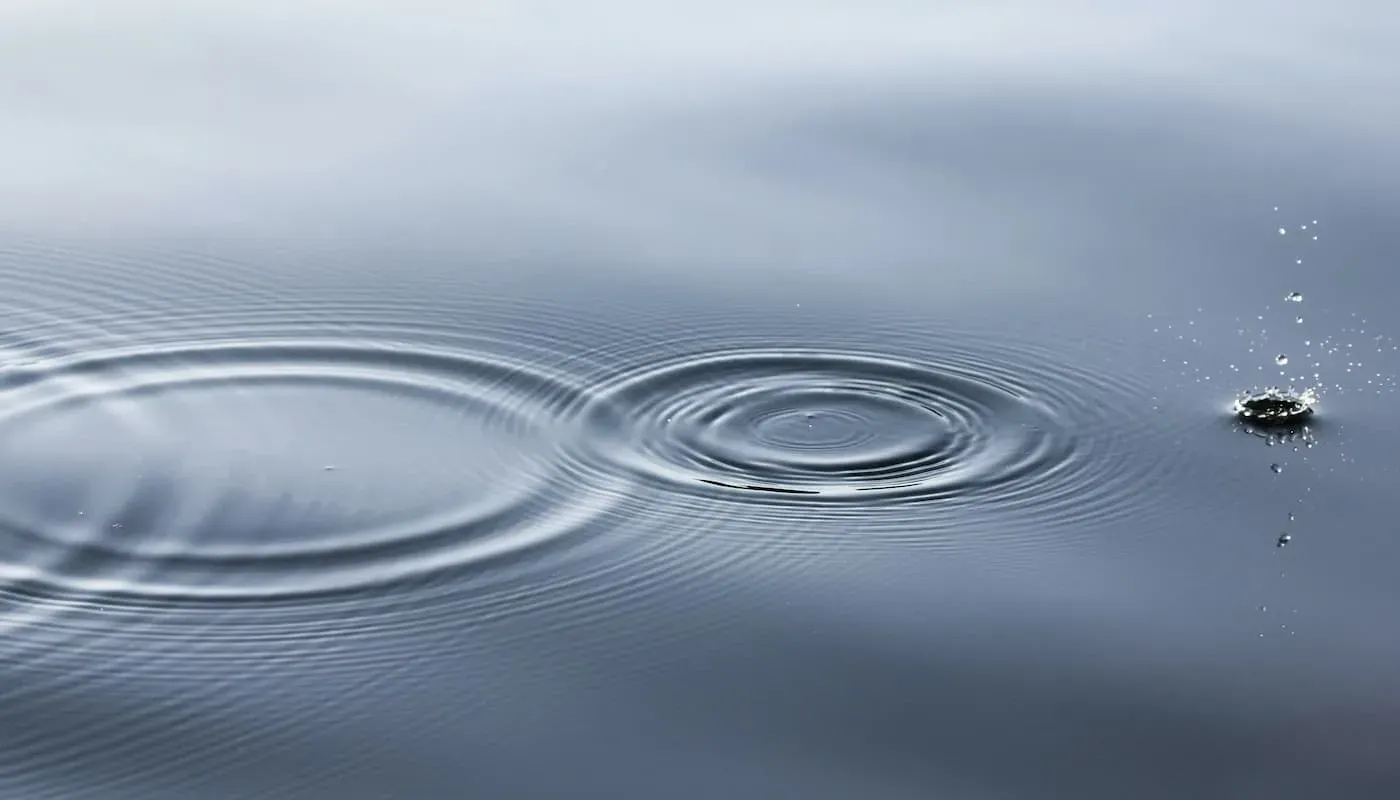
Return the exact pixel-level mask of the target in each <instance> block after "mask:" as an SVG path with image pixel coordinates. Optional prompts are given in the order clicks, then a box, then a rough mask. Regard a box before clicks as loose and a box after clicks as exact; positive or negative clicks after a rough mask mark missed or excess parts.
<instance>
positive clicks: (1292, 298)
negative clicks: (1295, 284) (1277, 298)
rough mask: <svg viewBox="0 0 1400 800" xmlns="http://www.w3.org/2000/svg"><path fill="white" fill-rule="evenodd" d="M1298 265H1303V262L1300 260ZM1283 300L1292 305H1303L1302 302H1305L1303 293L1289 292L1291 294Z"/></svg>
mask: <svg viewBox="0 0 1400 800" xmlns="http://www.w3.org/2000/svg"><path fill="white" fill-rule="evenodd" d="M1298 263H1300V264H1301V263H1302V260H1301V259H1300V260H1299V262H1298ZM1283 299H1284V300H1287V301H1288V302H1290V303H1301V302H1303V293H1302V292H1289V293H1288V296H1287V297H1285V298H1283Z"/></svg>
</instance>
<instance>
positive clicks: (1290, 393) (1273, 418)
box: [1234, 387, 1317, 425]
mask: <svg viewBox="0 0 1400 800" xmlns="http://www.w3.org/2000/svg"><path fill="white" fill-rule="evenodd" d="M1316 405H1317V394H1316V392H1314V391H1313V390H1312V389H1306V390H1303V391H1301V392H1300V391H1294V390H1292V389H1280V388H1278V387H1271V388H1268V389H1265V390H1263V391H1254V392H1244V393H1242V394H1241V395H1240V396H1239V397H1237V398H1236V399H1235V405H1234V411H1235V415H1236V416H1238V417H1239V418H1240V419H1242V420H1247V421H1249V422H1254V423H1259V424H1265V425H1277V424H1288V423H1293V422H1300V421H1302V420H1304V419H1307V418H1308V417H1309V416H1311V415H1312V413H1313V409H1314V408H1315V407H1316Z"/></svg>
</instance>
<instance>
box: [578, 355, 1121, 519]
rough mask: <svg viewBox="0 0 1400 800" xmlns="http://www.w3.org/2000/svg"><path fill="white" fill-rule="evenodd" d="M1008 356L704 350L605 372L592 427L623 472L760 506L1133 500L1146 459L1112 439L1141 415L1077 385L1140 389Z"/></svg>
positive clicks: (1004, 507) (1011, 506)
mask: <svg viewBox="0 0 1400 800" xmlns="http://www.w3.org/2000/svg"><path fill="white" fill-rule="evenodd" d="M998 355H999V353H997V351H996V350H994V349H988V350H984V351H979V352H977V353H976V354H973V355H969V354H967V353H964V352H961V351H950V352H948V353H947V354H946V357H940V355H939V354H938V353H936V352H935V353H934V354H933V355H932V356H931V357H930V358H929V359H928V360H916V359H914V358H904V357H895V356H889V355H882V354H875V353H868V352H867V353H842V352H830V351H816V350H812V351H803V350H792V349H787V350H765V349H742V350H730V351H721V352H713V351H712V352H707V353H696V354H691V355H687V356H681V357H678V358H676V359H674V360H671V361H669V362H666V363H662V364H657V365H649V366H643V367H642V368H640V369H638V370H636V371H633V372H629V373H625V374H622V375H620V376H618V377H616V378H615V379H613V380H611V381H605V382H604V385H603V386H602V388H600V389H599V391H598V395H597V396H596V397H595V398H594V401H593V403H592V405H591V407H590V409H589V410H588V419H589V425H588V427H590V428H591V429H592V430H593V431H594V434H595V436H594V442H593V443H594V445H595V446H596V448H597V453H596V457H598V458H601V459H603V460H604V461H606V462H607V463H609V464H610V465H611V466H610V468H611V469H614V470H619V471H621V472H623V473H625V474H627V475H629V476H632V477H634V478H637V479H639V480H641V481H643V482H644V483H647V484H650V485H652V486H654V487H660V488H666V489H667V490H668V491H671V492H678V493H680V494H682V495H688V496H691V497H692V498H696V499H709V500H720V501H724V500H729V501H733V502H736V503H741V504H747V505H749V506H750V507H755V506H762V505H764V504H767V505H770V506H773V505H777V506H782V507H790V506H793V505H801V504H815V505H817V506H825V507H827V508H828V509H831V508H832V507H833V506H834V507H839V508H844V509H845V510H846V513H847V514H848V515H849V516H850V518H852V519H862V520H865V521H867V522H874V521H876V520H877V519H878V517H879V514H880V513H881V510H882V509H887V508H899V509H904V510H905V511H909V510H910V508H911V506H913V505H915V504H918V505H925V504H926V505H929V506H930V507H942V508H946V509H950V510H951V509H954V508H959V507H967V506H969V505H971V504H975V503H982V504H983V505H985V506H986V507H987V508H988V509H994V510H998V511H1012V512H1014V511H1032V512H1035V513H1037V514H1049V515H1052V516H1056V517H1058V518H1060V519H1062V520H1063V519H1069V518H1075V517H1079V516H1081V515H1100V516H1102V515H1103V514H1105V513H1107V512H1110V511H1111V510H1112V508H1113V507H1115V506H1121V505H1124V503H1123V502H1120V501H1125V500H1126V499H1129V498H1130V497H1131V496H1132V495H1131V487H1130V486H1129V484H1131V483H1132V482H1133V481H1135V480H1137V479H1139V478H1142V477H1143V476H1144V472H1145V471H1146V466H1145V465H1134V464H1131V463H1125V462H1124V461H1123V460H1122V459H1121V457H1120V456H1118V455H1117V454H1120V453H1123V452H1126V451H1125V449H1124V448H1122V447H1117V446H1113V443H1112V442H1110V441H1109V440H1116V439H1117V438H1119V437H1121V436H1125V435H1128V431H1127V426H1126V422H1127V421H1128V420H1129V419H1130V416H1131V415H1129V414H1127V413H1122V414H1117V413H1115V412H1114V411H1113V410H1112V409H1109V408H1105V407H1104V406H1103V405H1102V404H1101V403H1089V402H1085V401H1084V400H1082V399H1081V398H1085V397H1102V396H1104V395H1105V394H1110V395H1111V394H1117V395H1121V396H1122V397H1124V398H1131V396H1132V392H1133V391H1136V390H1135V389H1130V388H1125V386H1124V385H1123V381H1122V380H1121V379H1119V378H1115V377H1111V376H1105V375H1102V374H1099V373H1096V372H1094V371H1092V370H1087V369H1082V368H1073V367H1071V368H1066V367H1064V366H1063V365H1059V364H1054V363H1047V362H1045V361H1039V362H1037V361H1036V360H1033V359H1028V358H1027V353H1025V352H1021V353H1019V357H1017V354H1015V353H1009V354H1008V356H1009V357H1008V358H1007V359H1006V360H1002V359H999V358H997V356H998ZM1018 361H1020V362H1021V363H1019V364H1018V363H1017V362H1018ZM1125 406H1126V404H1125ZM764 498H766V499H764ZM922 525H923V528H924V530H928V529H929V528H930V527H931V526H932V525H933V522H932V521H931V520H929V519H923V520H922Z"/></svg>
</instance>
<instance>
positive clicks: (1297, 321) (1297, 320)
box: [1293, 317, 1303, 325]
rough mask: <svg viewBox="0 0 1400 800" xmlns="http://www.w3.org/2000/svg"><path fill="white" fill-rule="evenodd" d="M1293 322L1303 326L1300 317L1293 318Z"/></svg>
mask: <svg viewBox="0 0 1400 800" xmlns="http://www.w3.org/2000/svg"><path fill="white" fill-rule="evenodd" d="M1293 321H1294V322H1296V323H1298V324H1299V325H1302V324H1303V318H1302V317H1295V318H1294V319H1293Z"/></svg>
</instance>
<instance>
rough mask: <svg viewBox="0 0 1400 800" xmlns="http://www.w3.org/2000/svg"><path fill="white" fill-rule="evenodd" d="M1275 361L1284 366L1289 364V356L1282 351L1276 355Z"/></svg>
mask: <svg viewBox="0 0 1400 800" xmlns="http://www.w3.org/2000/svg"><path fill="white" fill-rule="evenodd" d="M1274 363H1275V364H1278V365H1279V366H1280V367H1281V366H1283V365H1284V364H1287V363H1288V356H1286V355H1283V354H1282V353H1280V354H1279V355H1276V356H1274Z"/></svg>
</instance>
